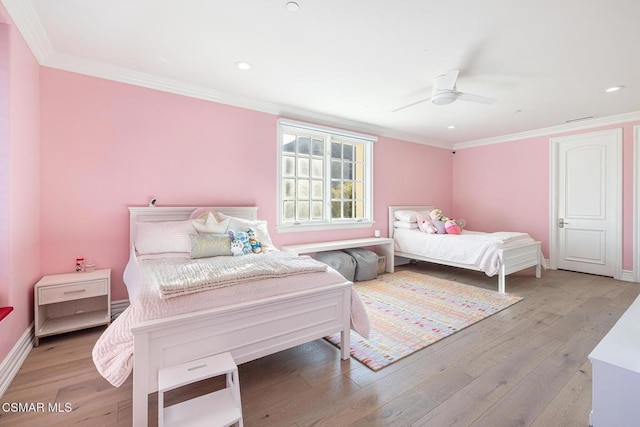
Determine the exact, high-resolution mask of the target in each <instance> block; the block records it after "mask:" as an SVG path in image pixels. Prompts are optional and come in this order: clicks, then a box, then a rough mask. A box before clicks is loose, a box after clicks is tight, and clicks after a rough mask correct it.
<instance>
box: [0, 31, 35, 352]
mask: <svg viewBox="0 0 640 427" xmlns="http://www.w3.org/2000/svg"><path fill="white" fill-rule="evenodd" d="M0 26H1V27H2V31H1V34H0V37H2V38H3V41H2V43H0V48H1V49H3V52H2V54H1V55H0V58H1V60H2V63H1V64H0V67H2V68H3V70H2V73H1V74H2V76H3V78H5V80H6V79H7V78H8V84H7V81H4V82H2V83H0V85H1V86H2V90H3V92H5V91H7V88H8V92H7V93H6V95H8V96H7V98H5V99H4V101H5V102H3V103H2V105H1V106H0V115H2V116H3V117H2V118H1V119H0V120H3V121H5V120H6V119H7V117H8V121H7V122H8V124H9V131H8V139H7V140H4V141H3V144H8V149H5V148H4V147H3V149H2V150H1V154H2V155H3V156H7V155H8V166H9V171H8V173H3V174H2V176H0V186H2V191H8V201H9V203H8V204H4V203H3V204H2V205H1V206H0V209H2V211H3V212H2V214H1V215H0V218H1V219H0V220H1V221H3V222H5V224H3V226H4V228H3V231H4V232H6V234H7V237H8V239H7V242H8V252H6V251H5V250H4V248H3V251H2V252H0V258H1V259H0V268H1V269H2V270H3V274H2V276H0V277H2V281H3V283H0V293H5V294H6V293H8V297H7V295H5V296H4V297H3V301H4V302H3V303H6V304H8V305H12V306H14V311H13V312H12V313H11V314H10V315H9V316H8V317H7V318H5V319H4V320H3V321H2V322H0V336H1V337H2V340H0V360H4V358H5V357H6V356H7V354H9V352H10V351H11V349H12V348H13V347H14V345H15V344H16V342H17V341H18V339H19V338H20V336H21V335H22V334H23V333H24V332H25V331H26V330H27V329H28V328H29V326H30V324H31V322H32V321H33V286H34V284H35V283H36V282H37V281H38V279H39V278H40V252H39V250H38V248H39V247H40V227H39V224H40V141H39V96H40V94H39V72H40V66H39V65H38V63H37V61H36V60H35V58H34V57H33V55H32V53H31V50H30V49H29V47H28V46H27V45H26V43H25V42H24V40H23V39H22V37H21V36H20V33H19V32H18V31H17V29H16V28H15V27H14V26H12V25H8V24H7V25H5V24H2V25H0ZM2 137H3V138H4V137H6V135H2ZM6 160H7V158H6V157H5V158H3V159H2V160H1V161H2V162H3V163H5V164H7V161H6ZM7 177H8V181H6V179H7ZM3 199H5V197H3ZM7 222H8V227H6V223H7ZM7 230H8V231H7ZM3 240H4V239H3ZM7 289H8V292H6V291H7Z"/></svg>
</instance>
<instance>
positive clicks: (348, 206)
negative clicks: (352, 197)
mask: <svg viewBox="0 0 640 427" xmlns="http://www.w3.org/2000/svg"><path fill="white" fill-rule="evenodd" d="M352 206H353V203H352V202H344V212H343V215H344V218H353V211H352Z"/></svg>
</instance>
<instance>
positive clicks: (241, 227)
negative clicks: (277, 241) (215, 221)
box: [218, 212, 275, 250]
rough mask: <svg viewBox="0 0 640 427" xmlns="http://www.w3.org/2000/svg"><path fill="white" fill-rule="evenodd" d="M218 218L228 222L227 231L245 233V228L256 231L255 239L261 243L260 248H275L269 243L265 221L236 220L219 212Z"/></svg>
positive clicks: (269, 238) (269, 237)
mask: <svg viewBox="0 0 640 427" xmlns="http://www.w3.org/2000/svg"><path fill="white" fill-rule="evenodd" d="M218 216H220V217H221V218H222V219H223V221H225V220H229V227H228V230H233V231H236V232H237V231H247V228H249V227H251V228H253V229H254V230H256V239H258V240H259V241H260V243H262V248H263V249H266V250H273V249H275V246H273V242H272V241H271V236H269V230H268V229H267V221H263V220H255V221H251V220H248V219H242V218H236V217H234V216H227V215H224V214H223V213H221V212H218Z"/></svg>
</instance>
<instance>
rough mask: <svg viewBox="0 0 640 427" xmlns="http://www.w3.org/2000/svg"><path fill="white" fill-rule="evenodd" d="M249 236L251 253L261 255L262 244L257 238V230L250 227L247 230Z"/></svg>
mask: <svg viewBox="0 0 640 427" xmlns="http://www.w3.org/2000/svg"><path fill="white" fill-rule="evenodd" d="M247 236H249V246H251V252H253V253H254V254H259V253H260V252H262V243H260V240H258V239H257V238H256V230H254V229H253V228H251V227H249V228H247Z"/></svg>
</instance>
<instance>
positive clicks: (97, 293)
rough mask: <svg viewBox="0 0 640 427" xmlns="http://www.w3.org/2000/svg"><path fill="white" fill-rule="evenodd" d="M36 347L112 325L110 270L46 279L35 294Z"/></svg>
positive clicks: (37, 284)
mask: <svg viewBox="0 0 640 427" xmlns="http://www.w3.org/2000/svg"><path fill="white" fill-rule="evenodd" d="M33 300H34V313H35V336H36V340H35V345H36V347H37V346H38V345H39V344H40V342H39V340H40V338H41V337H46V336H49V335H56V334H61V333H64V332H71V331H77V330H79V329H84V328H91V327H94V326H99V325H106V324H109V322H110V321H111V270H110V269H105V270H96V271H91V272H87V273H84V272H78V273H67V274H54V275H50V276H44V277H43V278H42V279H40V281H39V282H38V283H36V286H35V290H34V298H33Z"/></svg>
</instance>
